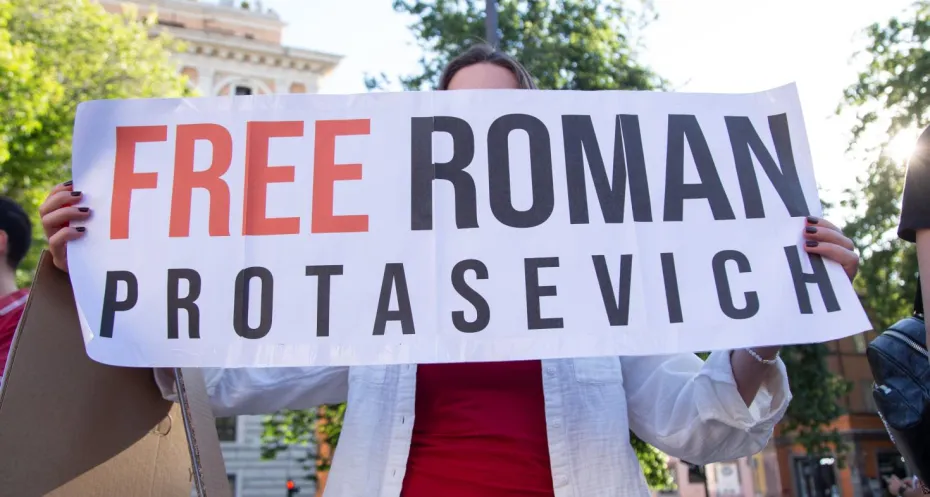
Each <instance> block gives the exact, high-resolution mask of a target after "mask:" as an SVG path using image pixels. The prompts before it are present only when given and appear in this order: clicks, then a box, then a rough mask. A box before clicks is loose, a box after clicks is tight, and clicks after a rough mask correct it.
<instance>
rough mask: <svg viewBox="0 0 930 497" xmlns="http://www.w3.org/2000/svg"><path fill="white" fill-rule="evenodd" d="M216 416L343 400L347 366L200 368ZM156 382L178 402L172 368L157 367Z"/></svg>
mask: <svg viewBox="0 0 930 497" xmlns="http://www.w3.org/2000/svg"><path fill="white" fill-rule="evenodd" d="M201 372H202V373H203V376H204V381H205V383H206V385H207V394H208V395H209V396H210V405H211V406H212V407H213V414H214V415H216V416H238V415H243V414H271V413H273V412H276V411H279V410H281V409H309V408H311V407H316V406H320V405H324V404H339V403H342V402H345V401H346V398H347V397H348V393H349V368H348V367H313V368H236V369H221V368H204V369H201ZM155 383H156V384H158V388H159V389H160V390H161V393H162V396H164V397H165V398H166V399H168V400H171V401H174V402H177V389H176V386H175V381H174V372H173V371H172V370H171V369H156V370H155Z"/></svg>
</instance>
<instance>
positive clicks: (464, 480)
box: [401, 361, 555, 497]
mask: <svg viewBox="0 0 930 497" xmlns="http://www.w3.org/2000/svg"><path fill="white" fill-rule="evenodd" d="M416 389H417V390H416V417H415V420H414V423H413V440H412V441H411V445H410V456H409V459H408V460H407V474H406V477H405V478H404V487H403V491H402V492H401V496H402V497H436V496H442V497H476V496H480V497H553V496H554V494H555V492H554V490H553V486H552V469H551V466H550V464H549V442H548V439H547V436H546V410H545V400H544V397H543V384H542V363H540V361H520V362H491V363H463V364H422V365H420V366H418V367H417V386H416Z"/></svg>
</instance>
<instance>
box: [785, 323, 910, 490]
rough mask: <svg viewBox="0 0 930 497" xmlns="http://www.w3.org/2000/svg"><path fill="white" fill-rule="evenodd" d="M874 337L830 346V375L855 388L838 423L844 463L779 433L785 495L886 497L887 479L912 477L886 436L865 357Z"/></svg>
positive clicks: (867, 335) (861, 336) (845, 400)
mask: <svg viewBox="0 0 930 497" xmlns="http://www.w3.org/2000/svg"><path fill="white" fill-rule="evenodd" d="M875 336H876V333H874V332H868V333H862V334H859V335H854V336H851V337H848V338H844V339H842V340H836V341H833V342H830V343H828V344H827V347H828V348H829V351H830V355H829V356H828V358H827V365H828V366H829V368H830V370H831V371H833V372H834V373H836V374H838V375H839V376H841V377H842V378H844V379H846V380H847V381H848V382H850V384H851V385H852V389H851V391H850V392H849V394H848V395H846V396H845V397H844V398H842V399H840V404H841V405H842V407H843V408H844V410H845V411H846V414H844V415H843V416H840V417H839V418H838V419H836V421H834V422H833V426H832V427H833V428H835V429H836V430H837V431H838V432H839V434H840V436H841V437H842V439H843V441H844V443H845V444H846V446H847V449H848V457H847V458H846V459H845V461H844V464H842V465H841V464H838V463H837V461H836V460H835V459H834V457H832V456H831V455H825V456H822V457H808V456H806V455H804V451H803V450H802V449H801V447H798V446H797V445H796V444H794V443H793V441H792V440H791V439H790V438H789V437H786V436H783V434H782V433H780V432H779V431H776V436H775V440H776V446H777V451H778V462H779V468H780V473H781V478H780V479H781V480H782V484H783V486H784V488H785V495H791V496H792V497H821V496H828V497H829V496H844V497H846V496H848V497H860V496H867V497H873V496H874V497H881V496H884V495H885V494H886V490H885V483H884V477H887V476H890V475H892V474H897V475H898V476H901V477H903V476H905V475H906V473H907V470H906V467H905V466H904V462H903V460H902V459H901V455H900V454H899V453H898V451H897V450H895V447H894V444H893V443H892V442H891V439H890V438H889V436H888V432H887V431H885V427H884V425H883V424H882V420H881V418H880V417H879V416H878V410H877V409H876V407H875V402H874V401H873V399H872V383H873V382H872V373H871V370H870V369H869V363H868V360H867V359H866V356H865V351H866V347H867V345H868V343H869V342H870V341H872V340H873V339H874V338H875Z"/></svg>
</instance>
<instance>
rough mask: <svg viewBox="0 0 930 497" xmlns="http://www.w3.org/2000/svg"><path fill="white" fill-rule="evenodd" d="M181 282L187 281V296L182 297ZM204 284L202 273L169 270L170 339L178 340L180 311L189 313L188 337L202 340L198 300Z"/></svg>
mask: <svg viewBox="0 0 930 497" xmlns="http://www.w3.org/2000/svg"><path fill="white" fill-rule="evenodd" d="M181 280H185V281H187V296H185V297H181ZM202 287H203V284H202V282H201V279H200V273H198V272H197V271H195V270H193V269H185V268H179V269H169V270H168V338H169V339H176V338H178V335H179V332H178V330H179V328H180V326H181V323H180V321H181V317H180V311H181V309H184V310H185V311H186V312H187V335H188V336H189V337H190V338H200V307H198V306H197V298H198V297H200V291H201V289H202Z"/></svg>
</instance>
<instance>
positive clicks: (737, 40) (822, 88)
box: [263, 0, 917, 200]
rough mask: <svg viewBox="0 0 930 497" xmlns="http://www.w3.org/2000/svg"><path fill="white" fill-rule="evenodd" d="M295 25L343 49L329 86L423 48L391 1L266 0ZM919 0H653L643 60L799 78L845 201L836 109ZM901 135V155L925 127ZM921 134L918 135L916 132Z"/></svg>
mask: <svg viewBox="0 0 930 497" xmlns="http://www.w3.org/2000/svg"><path fill="white" fill-rule="evenodd" d="M263 3H264V5H265V6H266V7H270V8H272V9H274V10H275V11H276V12H278V14H279V15H280V16H281V17H282V19H283V20H284V21H285V22H287V23H288V27H287V28H285V34H284V43H285V44H287V45H292V46H298V47H302V48H310V49H315V50H321V51H325V52H331V53H336V54H339V55H342V56H344V59H343V61H342V62H341V64H340V66H339V67H338V68H337V69H336V71H335V72H334V73H333V74H332V75H331V76H330V78H329V79H328V81H326V83H324V85H323V87H322V91H323V92H325V93H359V92H364V91H365V86H364V76H365V74H366V73H368V74H378V73H381V72H384V73H386V74H388V75H398V74H410V73H413V72H415V71H416V69H417V60H418V58H419V56H420V52H419V50H418V48H417V47H416V45H415V42H414V39H413V37H412V36H411V35H410V33H409V31H408V29H407V26H408V25H409V23H410V22H411V19H410V18H408V17H404V16H402V15H400V14H397V13H395V12H394V11H393V9H392V7H391V4H392V1H391V0H264V2H263ZM910 3H911V0H881V1H878V0H779V1H778V2H772V1H766V0H700V1H697V0H654V5H655V7H656V10H657V12H658V15H659V17H658V20H656V21H655V22H653V23H652V24H651V25H650V26H648V27H647V28H646V29H645V30H644V31H643V32H642V40H641V42H642V45H643V47H642V49H641V50H640V54H639V56H640V59H639V60H641V61H642V62H643V63H645V64H647V65H649V66H651V67H652V68H653V69H654V70H655V71H656V72H658V73H659V74H660V75H662V76H663V77H665V78H667V79H668V80H670V82H671V84H672V87H673V88H674V89H675V90H676V91H685V92H688V91H693V92H713V93H730V92H733V93H743V92H755V91H762V90H767V89H770V88H774V87H777V86H781V85H783V84H786V83H791V82H794V83H796V84H797V85H798V91H799V93H800V96H801V105H802V109H803V112H804V117H805V122H806V125H807V133H808V138H809V141H810V144H811V153H812V156H813V161H814V168H815V174H816V176H817V180H818V183H819V184H820V185H821V193H822V197H823V198H825V199H827V200H836V199H838V198H839V195H840V194H841V193H842V190H843V189H844V188H848V187H851V186H853V185H854V184H855V179H856V177H857V175H859V174H861V173H862V171H863V168H864V166H865V164H864V163H862V162H861V160H856V159H854V158H852V157H850V156H848V155H847V154H846V152H845V151H846V145H847V143H848V140H849V130H850V129H851V127H852V125H853V124H854V121H853V120H852V119H853V117H852V116H844V117H838V116H836V115H835V110H836V108H837V105H838V104H840V103H841V101H842V95H843V89H844V88H845V87H847V86H848V85H849V84H850V83H852V82H854V81H855V79H856V74H857V69H858V67H859V65H857V64H852V63H851V57H852V56H853V54H854V52H855V51H856V50H857V49H858V48H860V47H861V46H862V44H863V37H862V34H861V33H862V30H863V28H865V27H866V26H868V25H869V24H871V23H873V22H876V21H883V20H886V19H888V18H889V17H890V16H893V15H896V14H898V13H900V12H902V11H903V10H904V9H905V8H906V7H907V6H908V5H909V4H910ZM905 135H906V136H901V137H898V138H897V140H896V143H899V144H903V146H900V145H899V146H898V147H897V148H898V149H902V148H903V150H899V151H898V153H900V154H904V153H906V152H907V149H908V148H909V147H910V146H911V144H913V143H914V141H916V136H917V134H916V131H914V132H910V133H906V134H905ZM910 135H913V136H910Z"/></svg>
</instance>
